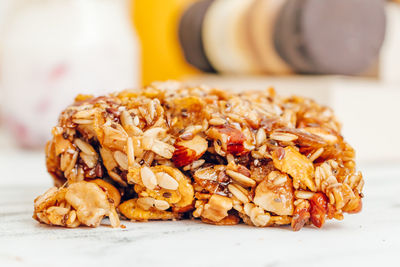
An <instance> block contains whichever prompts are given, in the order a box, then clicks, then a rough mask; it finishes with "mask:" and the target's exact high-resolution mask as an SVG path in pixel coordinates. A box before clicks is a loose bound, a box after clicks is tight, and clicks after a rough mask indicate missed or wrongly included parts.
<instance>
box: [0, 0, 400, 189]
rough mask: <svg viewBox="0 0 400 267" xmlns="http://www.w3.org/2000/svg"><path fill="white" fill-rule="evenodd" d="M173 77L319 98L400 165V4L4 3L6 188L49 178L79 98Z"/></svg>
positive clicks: (374, 155)
mask: <svg viewBox="0 0 400 267" xmlns="http://www.w3.org/2000/svg"><path fill="white" fill-rule="evenodd" d="M171 79H173V80H180V81H182V82H184V83H187V84H194V85H196V84H208V85H211V86H218V87H220V88H224V89H226V90H232V91H238V90H249V89H256V90H263V89H266V88H269V87H271V86H273V87H275V89H276V90H277V92H278V93H281V94H284V95H291V94H298V95H304V96H308V97H312V98H314V99H316V100H317V101H319V102H320V103H322V104H324V105H328V106H330V107H332V108H333V109H334V110H335V112H336V114H337V116H338V117H339V119H340V120H341V121H342V123H343V125H344V128H343V135H344V136H345V138H346V139H347V140H348V141H349V142H350V144H352V145H353V146H354V147H355V149H356V151H357V157H358V160H359V162H361V163H362V164H365V165H367V164H375V165H382V164H383V165H388V164H391V165H396V166H397V164H398V165H399V166H400V142H398V139H397V138H398V136H399V132H400V126H399V125H400V123H399V117H400V1H397V0H394V1H384V0H306V1H300V0H298V1H297V0H214V1H213V0H200V1H197V0H168V1H166V0H136V1H135V0H131V1H128V0H0V169H2V170H6V174H7V172H12V171H13V172H14V171H17V172H21V174H20V175H19V177H21V179H20V180H18V181H9V180H8V179H7V176H6V175H1V176H0V184H4V183H14V184H15V183H33V184H34V183H49V182H50V179H48V176H47V175H46V174H45V173H46V171H45V165H44V153H43V150H44V144H45V142H46V140H47V139H48V138H50V132H51V128H52V126H54V125H56V123H57V117H58V115H59V113H60V112H61V111H62V109H63V108H64V107H66V106H67V105H68V104H70V103H72V101H73V99H74V96H75V95H77V94H79V93H82V94H94V95H100V94H104V93H107V92H112V91H116V90H122V89H126V88H137V87H140V86H143V85H147V84H149V83H151V82H152V81H164V80H171ZM20 169H22V170H21V171H20ZM25 170H29V171H28V172H26V171H25Z"/></svg>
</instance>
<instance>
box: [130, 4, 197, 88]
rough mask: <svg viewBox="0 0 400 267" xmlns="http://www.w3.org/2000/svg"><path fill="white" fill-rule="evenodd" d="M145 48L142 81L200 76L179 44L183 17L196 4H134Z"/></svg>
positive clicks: (143, 48)
mask: <svg viewBox="0 0 400 267" xmlns="http://www.w3.org/2000/svg"><path fill="white" fill-rule="evenodd" d="M131 1H132V8H133V14H134V16H133V23H134V25H135V26H136V29H137V33H138V36H139V39H140V42H141V47H142V71H143V72H142V81H143V83H144V84H145V85H147V84H149V83H151V82H152V81H155V80H170V79H181V78H183V77H184V76H187V75H193V74H196V73H199V72H198V71H197V70H196V69H195V68H193V67H192V66H190V65H189V64H188V63H187V62H186V61H185V59H184V57H183V53H182V50H181V48H180V45H179V41H178V25H179V23H178V22H179V19H180V16H181V13H182V12H183V10H184V9H185V8H186V7H187V5H188V4H190V3H192V2H194V1H195V0H131Z"/></svg>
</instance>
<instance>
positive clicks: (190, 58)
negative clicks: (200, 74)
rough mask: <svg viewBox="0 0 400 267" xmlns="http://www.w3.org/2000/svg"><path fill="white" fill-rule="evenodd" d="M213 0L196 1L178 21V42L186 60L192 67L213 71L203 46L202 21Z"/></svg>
mask: <svg viewBox="0 0 400 267" xmlns="http://www.w3.org/2000/svg"><path fill="white" fill-rule="evenodd" d="M212 2H213V0H203V1H197V2H195V3H194V4H192V5H191V6H189V8H187V9H186V10H185V11H184V13H183V15H182V17H181V20H180V22H179V31H178V35H179V42H180V44H181V47H182V50H183V54H184V56H185V59H186V61H187V62H188V63H189V64H191V65H193V66H194V67H196V68H198V69H200V70H202V71H205V72H215V69H214V67H213V66H212V65H211V63H210V61H209V60H208V58H207V56H206V53H205V51H204V46H203V36H202V32H203V21H204V17H205V15H206V12H207V10H208V8H209V6H210V5H211V4H212Z"/></svg>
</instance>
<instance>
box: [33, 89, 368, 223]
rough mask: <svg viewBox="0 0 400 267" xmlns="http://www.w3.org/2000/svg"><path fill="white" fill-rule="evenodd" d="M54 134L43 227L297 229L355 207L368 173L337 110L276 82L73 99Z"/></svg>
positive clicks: (40, 203) (41, 202)
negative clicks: (191, 224)
mask: <svg viewBox="0 0 400 267" xmlns="http://www.w3.org/2000/svg"><path fill="white" fill-rule="evenodd" d="M52 133H53V139H52V140H51V141H49V142H48V144H47V147H46V155H47V157H46V162H47V169H48V171H49V173H50V174H51V175H52V176H53V178H54V181H55V186H56V187H54V188H52V189H50V190H49V191H47V192H46V193H45V194H44V195H42V196H40V197H38V198H37V199H36V200H35V211H34V218H35V219H37V220H38V221H40V222H42V223H46V224H52V225H60V226H65V227H77V226H79V225H87V226H98V225H99V224H100V222H101V220H102V219H103V217H105V216H107V217H109V218H110V222H111V225H112V226H113V227H117V226H119V225H120V222H119V218H127V219H130V220H134V221H147V220H170V219H184V218H200V219H201V220H202V221H203V222H205V223H211V224H216V225H230V224H237V223H239V222H241V221H243V222H244V223H246V224H249V225H254V226H259V227H264V226H273V225H288V224H291V226H292V228H293V229H294V230H299V229H301V228H302V227H303V226H304V225H307V224H313V225H315V226H317V227H322V225H323V224H324V222H325V220H326V218H328V219H332V218H335V219H338V220H341V219H343V213H345V212H347V213H356V212H359V211H360V210H361V207H362V202H361V198H362V187H363V184H364V181H363V179H362V175H361V173H360V172H357V171H356V166H355V162H354V150H353V148H352V147H351V146H350V145H349V144H347V143H346V142H345V141H344V139H343V137H342V136H341V135H340V124H339V123H338V121H337V120H336V118H335V116H334V114H333V112H332V111H331V110H330V109H329V108H327V107H323V106H320V105H318V104H317V103H315V102H314V101H312V100H310V99H305V98H301V97H289V98H284V97H280V96H278V95H276V93H275V91H274V90H272V89H269V90H266V91H263V92H244V93H242V94H232V93H228V92H226V91H222V90H217V89H213V88H207V87H204V86H200V87H184V86H182V85H181V84H179V83H176V82H166V83H153V84H152V85H150V86H148V87H145V88H143V89H141V90H132V91H129V90H127V91H123V92H120V93H114V94H110V95H107V96H101V97H93V96H85V95H79V96H78V97H77V98H76V99H75V103H74V104H73V105H71V106H69V107H68V108H67V109H65V110H64V111H63V112H62V114H61V116H60V118H59V123H58V125H57V126H56V127H54V128H53V131H52ZM120 203H121V204H120ZM118 214H119V216H118Z"/></svg>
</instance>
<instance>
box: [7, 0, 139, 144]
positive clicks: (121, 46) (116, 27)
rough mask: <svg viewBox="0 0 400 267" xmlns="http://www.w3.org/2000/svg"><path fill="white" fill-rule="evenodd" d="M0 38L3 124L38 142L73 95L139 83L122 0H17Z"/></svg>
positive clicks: (133, 38)
mask: <svg viewBox="0 0 400 267" xmlns="http://www.w3.org/2000/svg"><path fill="white" fill-rule="evenodd" d="M16 1H18V4H17V5H16V8H15V10H14V12H12V13H11V15H10V16H9V18H8V19H7V21H6V23H5V31H4V34H3V36H2V38H1V39H0V40H1V41H0V42H1V43H2V46H1V51H0V52H1V53H0V68H1V69H0V70H1V72H0V74H1V80H0V81H1V87H2V90H3V92H2V95H3V98H2V103H1V107H2V116H3V122H4V124H5V125H6V127H7V128H9V129H10V130H11V131H12V133H13V135H14V136H15V138H16V139H17V142H18V143H19V144H20V145H21V146H24V147H37V146H42V145H43V144H44V143H45V141H46V140H47V139H48V138H49V136H50V132H51V127H52V126H54V125H55V124H56V123H57V117H58V115H59V113H60V112H61V111H62V109H63V108H65V107H66V106H67V105H68V104H71V103H72V102H73V99H74V97H75V96H76V95H77V94H80V93H81V94H95V95H98V94H103V93H106V92H108V91H115V90H121V89H126V88H132V87H136V86H138V84H139V75H140V73H139V51H138V42H137V38H136V35H135V32H134V30H133V29H132V25H131V19H130V16H129V7H128V6H127V5H128V4H127V1H125V0H16Z"/></svg>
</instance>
